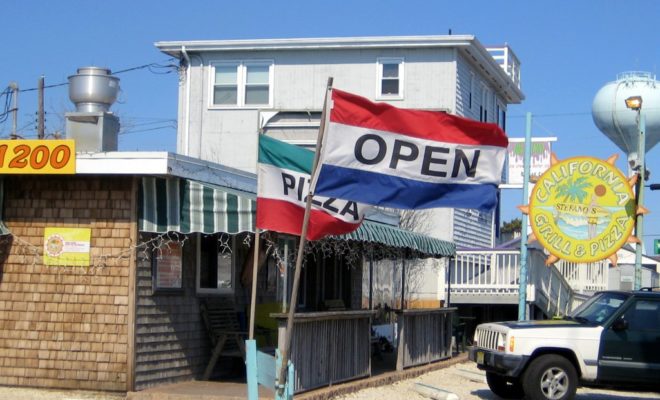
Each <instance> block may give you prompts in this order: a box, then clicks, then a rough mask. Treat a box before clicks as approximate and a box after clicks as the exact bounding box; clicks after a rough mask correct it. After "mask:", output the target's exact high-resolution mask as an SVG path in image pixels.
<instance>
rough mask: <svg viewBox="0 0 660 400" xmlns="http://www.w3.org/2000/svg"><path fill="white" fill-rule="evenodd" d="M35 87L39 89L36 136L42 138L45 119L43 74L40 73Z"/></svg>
mask: <svg viewBox="0 0 660 400" xmlns="http://www.w3.org/2000/svg"><path fill="white" fill-rule="evenodd" d="M37 88H38V90H39V95H38V100H37V101H38V103H39V104H38V111H37V113H38V114H37V137H38V138H39V139H43V138H44V136H45V134H44V130H45V127H44V125H45V122H46V119H45V117H44V76H43V75H41V76H40V77H39V83H38V84H37Z"/></svg>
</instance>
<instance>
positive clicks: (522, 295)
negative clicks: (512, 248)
mask: <svg viewBox="0 0 660 400" xmlns="http://www.w3.org/2000/svg"><path fill="white" fill-rule="evenodd" d="M531 155H532V113H530V112H528V113H527V115H526V124H525V161H524V164H523V166H524V167H523V205H524V206H526V205H528V204H529V175H530V171H529V170H530V159H531ZM528 218H529V217H528V216H527V214H523V216H522V226H521V227H520V230H521V234H520V278H519V286H518V293H519V297H518V321H525V320H526V319H527V317H528V315H527V269H528V268H527V220H528Z"/></svg>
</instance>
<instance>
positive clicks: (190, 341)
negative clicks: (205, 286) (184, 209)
mask: <svg viewBox="0 0 660 400" xmlns="http://www.w3.org/2000/svg"><path fill="white" fill-rule="evenodd" d="M181 237H183V236H181ZM149 238H150V237H149V236H142V237H141V240H142V241H147V240H149ZM194 249H195V240H194V239H188V240H186V241H185V242H184V244H183V260H184V263H183V290H181V291H177V292H169V293H168V292H158V291H157V292H154V291H153V289H152V285H153V283H152V264H151V257H152V254H151V253H149V252H139V253H138V265H137V269H138V271H137V309H136V338H135V351H136V361H135V389H136V390H141V389H145V388H147V387H150V386H154V385H157V384H162V383H168V382H176V381H186V380H192V379H194V378H200V376H201V374H202V372H203V371H204V368H205V367H206V363H207V362H208V360H209V357H210V354H211V349H210V344H209V339H208V334H207V332H206V329H205V328H204V325H203V322H202V320H201V316H200V310H199V301H198V299H197V297H196V296H195V265H194V263H193V261H194V260H195V258H194V257H195V252H194Z"/></svg>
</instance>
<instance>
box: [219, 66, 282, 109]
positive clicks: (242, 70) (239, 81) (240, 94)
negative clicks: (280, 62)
mask: <svg viewBox="0 0 660 400" xmlns="http://www.w3.org/2000/svg"><path fill="white" fill-rule="evenodd" d="M218 65H224V66H236V104H233V105H232V104H214V102H213V96H214V95H215V67H216V66H218ZM249 66H267V67H268V104H245V94H246V91H245V89H246V86H247V68H248V67H249ZM274 66H275V61H274V60H262V59H259V60H249V59H244V60H212V61H210V62H209V72H208V73H209V85H210V90H209V95H208V108H209V109H211V110H226V109H241V110H246V109H264V108H273V81H274Z"/></svg>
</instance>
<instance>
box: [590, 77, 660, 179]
mask: <svg viewBox="0 0 660 400" xmlns="http://www.w3.org/2000/svg"><path fill="white" fill-rule="evenodd" d="M637 96H639V97H641V100H642V104H641V108H638V109H635V108H628V107H627V106H626V99H629V98H631V97H637ZM641 113H643V118H644V119H645V125H646V131H645V133H644V136H646V140H645V143H644V148H645V149H646V151H647V152H648V151H649V150H650V149H651V148H652V147H653V146H655V145H656V144H657V143H658V141H660V82H658V81H656V80H655V75H653V74H651V73H648V72H624V73H621V74H619V75H618V76H617V79H616V81H614V82H609V83H607V84H606V85H605V86H603V87H602V88H601V89H600V90H599V91H598V93H596V97H595V98H594V102H593V105H592V109H591V114H592V116H593V119H594V123H595V124H596V126H597V127H598V129H600V130H601V131H602V132H603V133H604V134H605V136H607V137H608V138H609V139H610V140H611V141H612V142H614V144H616V145H617V146H618V147H619V148H620V149H621V150H623V151H624V152H625V153H626V154H627V155H628V162H629V164H630V168H631V171H632V170H635V169H636V168H638V167H639V162H640V160H641V157H640V156H643V154H639V150H640V149H639V144H640V143H639V122H640V121H639V119H640V118H639V117H640V114H641ZM631 171H630V172H631Z"/></svg>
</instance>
